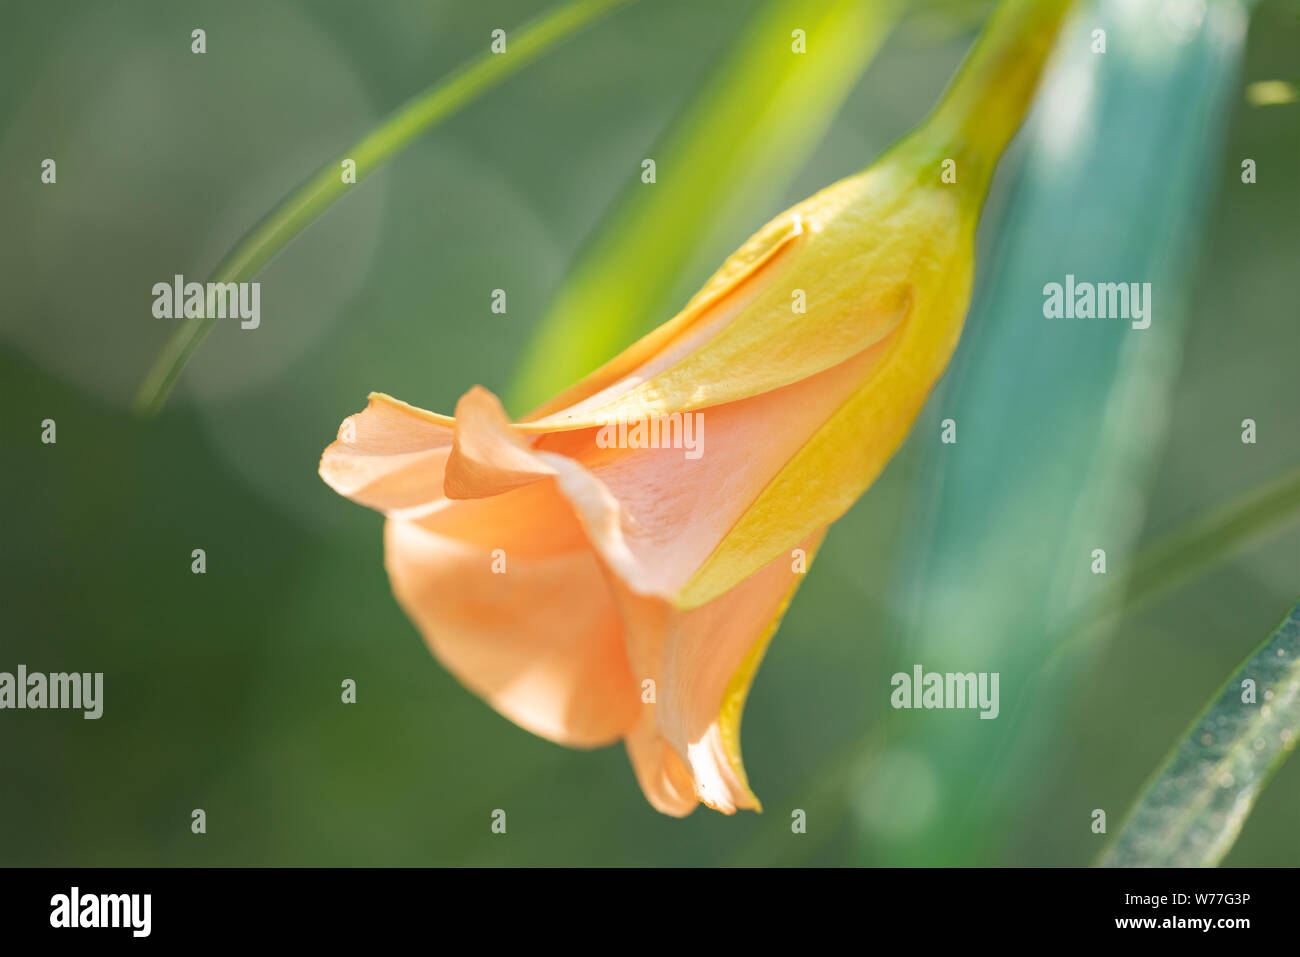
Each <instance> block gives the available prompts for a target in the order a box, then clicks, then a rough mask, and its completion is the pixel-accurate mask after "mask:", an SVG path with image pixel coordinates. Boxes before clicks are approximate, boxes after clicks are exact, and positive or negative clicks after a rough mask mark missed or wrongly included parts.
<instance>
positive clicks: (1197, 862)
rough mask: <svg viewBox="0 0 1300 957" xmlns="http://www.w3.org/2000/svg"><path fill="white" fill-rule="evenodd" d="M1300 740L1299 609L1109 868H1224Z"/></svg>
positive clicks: (1246, 667) (1183, 754)
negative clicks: (1225, 859)
mask: <svg viewBox="0 0 1300 957" xmlns="http://www.w3.org/2000/svg"><path fill="white" fill-rule="evenodd" d="M1247 682H1249V683H1250V684H1247ZM1297 740H1300V604H1297V605H1296V606H1295V607H1294V608H1292V609H1291V612H1290V614H1288V615H1287V617H1286V618H1285V619H1284V620H1283V621H1282V624H1280V625H1279V626H1278V628H1277V630H1276V631H1275V632H1273V634H1272V635H1271V636H1270V637H1269V638H1268V640H1267V641H1265V642H1264V643H1263V644H1262V645H1260V646H1259V648H1258V649H1257V650H1256V651H1255V653H1254V654H1253V655H1251V656H1250V658H1249V659H1247V661H1246V663H1245V664H1243V665H1242V666H1241V667H1240V668H1239V669H1237V671H1236V672H1235V673H1234V674H1233V675H1232V677H1231V678H1229V679H1228V682H1227V684H1226V685H1224V687H1223V690H1222V691H1221V692H1220V693H1219V695H1218V696H1217V697H1216V698H1214V699H1213V700H1212V701H1211V702H1210V703H1209V705H1208V706H1207V707H1206V708H1205V710H1204V711H1203V712H1202V713H1201V715H1200V716H1199V717H1198V718H1197V719H1196V720H1195V721H1194V722H1192V725H1191V727H1189V728H1188V729H1187V733H1186V734H1185V735H1184V736H1183V739H1182V741H1181V742H1180V743H1179V744H1178V745H1177V746H1176V747H1175V749H1174V751H1173V753H1172V754H1170V756H1169V758H1168V759H1167V760H1166V761H1165V763H1164V765H1163V766H1162V767H1161V768H1160V770H1159V771H1158V772H1157V774H1156V777H1155V779H1154V780H1153V781H1152V782H1151V783H1150V784H1149V785H1148V786H1147V787H1146V789H1145V790H1144V791H1143V792H1142V796H1141V797H1140V798H1139V799H1138V803H1137V806H1136V807H1135V808H1134V809H1133V811H1132V813H1131V814H1130V816H1129V820H1128V822H1127V823H1126V824H1125V826H1124V828H1123V830H1122V831H1121V832H1120V833H1119V836H1118V837H1117V838H1116V839H1115V843H1114V845H1113V846H1112V847H1111V848H1110V850H1109V851H1108V852H1107V854H1106V855H1105V857H1104V858H1103V860H1102V863H1103V864H1105V865H1106V866H1109V867H1213V866H1215V865H1217V864H1218V863H1219V861H1221V860H1222V859H1223V856H1224V855H1225V854H1227V853H1228V851H1229V850H1231V848H1232V845H1233V843H1234V842H1235V841H1236V839H1237V835H1238V833H1240V831H1241V827H1242V825H1243V824H1244V823H1245V822H1246V818H1247V816H1248V815H1249V814H1250V812H1251V809H1252V808H1253V807H1254V805H1255V799H1256V798H1257V797H1258V796H1259V793H1260V791H1262V790H1263V788H1264V785H1265V784H1267V783H1268V780H1269V778H1271V777H1272V775H1273V772H1274V771H1276V770H1277V769H1278V767H1279V766H1280V765H1281V763H1282V762H1283V761H1284V760H1285V759H1286V757H1287V755H1288V754H1290V753H1291V751H1292V749H1293V748H1294V747H1295V744H1296V741H1297Z"/></svg>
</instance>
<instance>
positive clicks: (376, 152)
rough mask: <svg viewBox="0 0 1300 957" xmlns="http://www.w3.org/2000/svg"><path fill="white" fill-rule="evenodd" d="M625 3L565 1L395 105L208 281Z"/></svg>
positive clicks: (279, 241) (288, 236) (145, 405)
mask: <svg viewBox="0 0 1300 957" xmlns="http://www.w3.org/2000/svg"><path fill="white" fill-rule="evenodd" d="M627 2H628V0H572V2H570V3H566V4H564V5H562V6H560V7H557V8H556V9H555V10H552V11H550V12H548V13H546V14H544V15H543V16H542V17H540V18H539V19H537V20H535V21H533V22H532V23H530V24H528V25H526V26H524V27H522V28H520V29H519V30H518V31H516V32H512V34H511V37H510V41H509V46H508V52H507V53H506V54H493V53H492V52H491V51H490V50H488V49H487V45H486V44H484V51H483V52H482V53H481V54H480V55H479V56H477V57H475V58H474V59H473V60H471V61H469V62H468V63H466V64H464V65H463V66H461V67H459V68H458V69H457V70H455V71H454V72H453V73H452V74H451V75H450V76H447V77H444V78H442V79H440V80H438V81H437V82H436V83H434V84H433V85H432V86H430V87H429V88H428V89H426V90H425V91H424V92H422V93H420V94H418V95H417V96H415V97H414V98H413V99H411V100H410V101H408V102H407V103H405V104H404V105H402V106H401V107H399V108H398V109H397V110H396V111H395V112H393V113H392V114H390V115H389V116H388V117H387V118H385V119H384V121H383V122H382V123H380V125H379V126H378V127H376V128H375V129H373V130H371V131H370V132H369V133H368V134H366V136H365V137H363V138H362V139H361V140H360V141H358V142H357V143H354V144H353V145H352V146H350V147H349V148H348V149H346V150H344V151H343V152H342V153H340V154H339V155H338V156H337V157H335V158H334V159H332V160H331V161H330V162H328V163H326V164H325V165H324V166H323V167H321V169H320V170H319V171H318V172H317V173H315V174H314V175H313V176H312V177H311V178H310V179H308V180H307V181H306V182H305V183H303V185H301V186H299V187H298V188H297V189H296V190H294V191H293V192H292V193H290V194H289V195H288V196H286V197H285V199H284V200H283V201H282V202H281V203H280V204H279V205H278V206H276V207H275V209H273V210H271V212H270V213H268V214H267V215H266V217H265V218H264V219H263V220H262V221H261V222H259V223H258V224H257V225H256V226H254V227H253V228H252V230H251V231H249V232H248V233H247V234H246V235H245V236H244V237H243V238H242V239H241V240H240V241H239V242H238V243H237V244H236V245H235V248H234V249H232V250H231V251H230V252H229V253H228V254H227V255H226V257H225V259H223V260H222V261H221V263H220V264H219V265H218V266H217V268H216V269H215V270H213V273H212V275H211V277H209V279H208V281H209V282H223V283H224V282H244V281H246V280H248V279H250V278H251V277H252V276H255V275H256V274H257V273H258V271H259V270H260V269H261V268H262V267H263V266H265V265H266V264H267V263H268V262H270V261H271V259H273V258H274V257H275V255H276V254H277V253H278V252H280V250H282V249H283V248H284V247H285V246H287V245H289V243H290V242H292V241H293V240H294V238H295V237H296V236H298V234H299V233H301V232H302V231H303V230H304V229H306V228H307V227H308V226H310V225H311V224H312V223H314V222H315V221H316V220H317V219H318V218H320V216H321V215H322V214H323V213H324V212H325V211H326V210H327V209H329V207H330V206H332V205H333V204H334V203H335V202H336V201H337V200H338V199H340V198H341V197H342V196H343V195H344V194H345V193H346V192H348V190H349V189H351V188H352V187H353V186H354V185H357V184H360V183H361V181H362V180H363V179H364V178H365V177H366V176H368V175H369V174H371V173H373V172H374V171H375V170H376V169H378V168H379V167H380V166H381V165H383V163H385V162H386V161H387V160H389V159H391V158H392V157H393V156H394V155H396V154H397V153H399V152H401V150H402V149H403V148H405V147H406V146H408V145H410V143H411V142H412V141H413V140H415V139H416V138H417V137H418V136H420V135H421V134H423V133H425V132H427V131H428V130H429V129H431V128H432V127H434V126H436V125H437V124H438V123H439V122H440V121H442V120H444V119H446V118H447V117H449V116H452V115H453V114H455V113H456V112H457V111H458V110H460V109H461V108H462V107H464V106H466V105H468V104H469V103H472V102H473V101H474V100H475V99H477V98H478V96H479V95H480V94H482V93H485V92H487V91H488V90H490V89H492V88H493V87H494V86H496V85H497V84H498V83H500V82H502V81H503V80H505V79H506V78H507V77H509V76H511V75H513V74H515V73H517V72H518V71H519V70H521V69H523V67H525V66H527V65H528V64H529V63H531V62H532V61H533V60H535V59H536V58H537V57H539V56H541V55H542V54H543V53H545V52H546V51H547V50H549V49H551V48H552V47H554V46H555V45H556V44H558V43H561V42H563V41H564V40H566V39H568V38H569V37H571V36H573V34H575V33H577V32H578V31H579V30H581V29H582V28H584V27H586V26H587V25H589V24H590V23H591V22H592V21H593V20H595V19H596V18H597V17H599V16H601V15H602V14H605V13H607V12H608V11H609V10H610V9H611V8H613V7H616V6H619V5H620V4H623V3H627ZM344 159H351V160H353V161H354V162H355V163H356V183H355V184H350V183H344V182H343V178H342V176H341V175H340V163H341V162H342V161H343V160H344ZM214 322H215V320H213V319H188V320H186V321H185V322H184V323H183V324H182V325H181V326H180V327H179V328H178V329H177V330H176V332H175V334H174V335H173V336H172V338H171V339H170V340H169V341H168V343H167V345H166V346H165V347H164V348H163V351H162V353H161V354H159V356H158V358H157V359H156V360H155V361H154V364H153V367H152V368H151V369H150V370H149V373H148V374H147V375H146V376H145V379H144V381H143V382H142V383H141V385H140V389H139V391H138V392H137V393H136V397H135V402H134V407H135V411H136V413H137V414H142V415H153V414H155V413H156V412H157V411H158V410H159V409H161V408H162V405H163V403H164V402H166V401H167V396H168V394H170V392H171V390H172V388H173V387H174V386H175V384H176V380H177V378H178V377H179V376H180V374H181V370H183V369H184V368H185V365H186V363H187V362H189V360H190V357H191V356H193V355H194V352H195V350H196V349H198V347H199V343H200V342H202V341H203V337H204V336H206V335H207V334H208V332H210V331H211V329H212V326H213V323H214Z"/></svg>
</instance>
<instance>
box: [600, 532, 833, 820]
mask: <svg viewBox="0 0 1300 957" xmlns="http://www.w3.org/2000/svg"><path fill="white" fill-rule="evenodd" d="M823 535H824V532H818V533H816V534H814V535H813V536H811V537H810V538H809V539H808V540H807V541H805V542H802V543H800V545H799V552H798V553H797V555H796V553H795V552H791V553H790V554H787V555H782V556H781V557H780V558H777V559H776V560H774V561H772V562H771V563H769V564H768V565H767V566H766V567H765V568H763V569H762V570H761V571H759V572H758V573H757V574H755V575H754V576H752V577H751V578H750V579H749V580H747V581H745V582H743V583H742V584H740V585H738V586H736V588H734V589H732V590H731V591H729V592H728V593H727V594H725V595H723V596H721V597H720V598H717V599H715V600H714V601H712V602H710V603H709V604H707V605H704V606H702V607H699V608H695V609H693V610H691V611H685V612H683V611H677V610H675V609H673V608H671V607H670V606H668V605H667V604H666V603H664V602H662V601H658V600H655V599H647V598H645V597H644V596H639V595H635V594H631V593H630V592H627V591H626V590H620V589H618V588H616V589H615V591H616V593H617V594H618V598H619V608H620V611H621V613H622V615H623V620H624V628H625V632H626V635H627V641H628V652H629V659H630V661H631V662H632V669H633V672H634V674H635V675H636V676H638V678H639V679H640V680H641V681H642V682H644V681H645V679H646V678H647V677H649V678H652V679H653V680H654V682H655V685H654V690H655V700H654V701H653V702H647V701H645V700H644V697H643V699H642V701H643V703H642V704H641V708H642V712H643V713H642V716H641V720H640V722H639V723H638V725H637V728H636V730H635V731H634V732H633V734H632V735H631V736H630V737H629V739H628V745H627V746H628V754H629V756H630V758H631V760H632V763H633V766H634V767H635V768H636V773H637V778H638V780H639V781H640V782H641V785H642V788H643V789H644V790H645V792H646V794H647V796H649V797H650V799H651V802H652V803H653V804H654V805H655V806H656V807H657V808H658V809H659V810H661V811H663V812H665V813H668V814H674V815H677V816H681V815H683V814H686V813H689V812H690V811H691V810H693V809H694V807H695V804H696V801H697V800H698V801H703V802H704V803H705V804H707V805H708V806H709V807H711V808H714V809H715V810H718V811H722V812H724V813H727V814H730V813H732V812H734V811H736V810H737V809H752V810H760V809H761V808H760V806H759V802H758V798H757V797H755V796H754V793H753V791H751V790H750V787H749V780H748V777H747V775H746V774H745V768H744V764H743V763H742V761H741V754H740V719H741V712H742V711H743V708H744V704H745V698H746V696H747V695H748V692H749V687H750V684H751V683H752V682H753V679H754V675H755V673H756V672H757V670H758V665H759V663H760V662H761V661H762V658H763V653H764V652H765V651H766V649H767V645H768V642H769V641H770V640H771V637H772V635H773V634H775V632H776V629H777V626H778V625H779V624H780V621H781V617H782V615H784V613H785V610H786V608H787V607H788V606H789V604H790V600H791V599H792V598H793V597H794V592H795V589H797V588H798V586H799V583H800V582H801V581H802V579H803V572H804V571H806V569H807V567H808V565H809V564H810V563H811V561H812V558H813V556H814V554H815V553H816V550H817V548H818V546H819V545H820V544H821V540H822V537H823ZM688 786H689V787H690V790H689V791H688V790H687V788H688Z"/></svg>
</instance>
